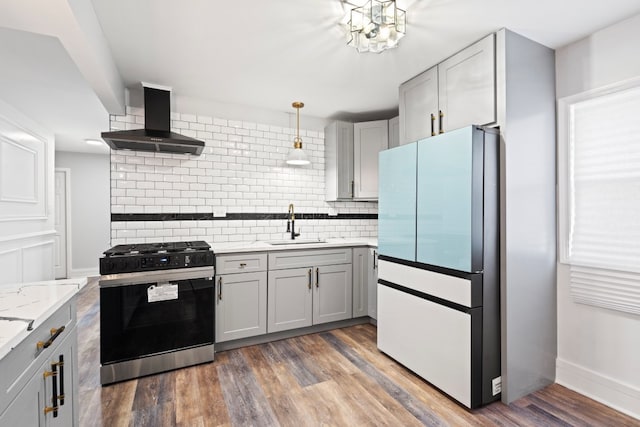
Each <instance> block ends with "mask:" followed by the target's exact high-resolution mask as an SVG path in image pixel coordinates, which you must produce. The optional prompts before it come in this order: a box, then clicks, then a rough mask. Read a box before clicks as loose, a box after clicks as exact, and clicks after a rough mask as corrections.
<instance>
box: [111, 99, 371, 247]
mask: <svg viewBox="0 0 640 427" xmlns="http://www.w3.org/2000/svg"><path fill="white" fill-rule="evenodd" d="M127 113H128V114H127V115H126V116H112V118H111V129H112V130H123V129H135V128H141V127H143V123H144V111H143V110H141V109H138V108H128V109H127ZM171 126H172V130H173V131H174V132H178V133H180V134H183V135H186V136H191V137H194V138H198V139H202V140H204V141H205V143H206V146H205V150H204V151H203V154H202V155H201V156H199V157H189V156H186V155H180V154H163V153H148V152H133V151H112V152H111V213H112V214H161V213H162V214H203V215H202V216H203V218H206V219H203V220H189V221H185V220H180V221H127V220H123V221H113V222H112V223H111V238H112V241H111V243H112V244H113V245H115V244H121V243H132V242H159V241H171V240H193V239H197V240H206V241H208V242H210V243H220V242H232V241H254V240H269V239H282V238H286V236H287V234H286V232H285V231H286V220H284V219H260V215H259V214H269V213H272V214H273V213H277V214H284V213H286V212H287V208H288V206H289V203H293V204H294V205H295V211H296V212H298V213H307V214H308V213H313V214H331V215H335V214H346V213H348V214H377V210H378V209H377V203H363V202H330V203H327V202H325V201H324V193H325V191H324V134H323V133H322V132H316V131H306V130H302V129H301V130H300V135H301V137H302V140H303V147H304V150H305V152H306V153H307V155H308V156H309V158H310V160H311V165H309V166H305V167H290V166H287V165H286V164H285V159H286V157H287V154H288V153H289V151H290V150H291V149H292V147H293V137H294V133H295V129H292V128H283V127H278V126H271V125H266V124H259V123H252V122H243V121H232V120H225V119H219V118H213V117H206V116H196V115H193V114H179V113H172V123H171ZM226 214H248V215H245V217H247V216H249V217H250V219H233V220H232V219H228V218H225V215H226ZM212 216H213V218H212ZM239 216H240V217H241V218H242V215H239ZM235 217H238V215H235ZM335 218H337V217H330V219H326V218H323V219H297V220H296V231H297V230H298V229H300V231H301V238H317V237H319V238H332V237H349V238H350V237H375V236H377V220H375V219H335Z"/></svg>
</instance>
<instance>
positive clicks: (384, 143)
mask: <svg viewBox="0 0 640 427" xmlns="http://www.w3.org/2000/svg"><path fill="white" fill-rule="evenodd" d="M388 141H389V130H388V125H387V120H376V121H373V122H363V123H355V124H354V125H353V153H354V154H353V158H354V162H353V179H354V184H353V188H354V194H353V198H354V199H358V200H377V199H378V153H379V152H380V151H382V150H386V149H387V148H388V146H389V142H388Z"/></svg>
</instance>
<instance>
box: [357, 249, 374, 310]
mask: <svg viewBox="0 0 640 427" xmlns="http://www.w3.org/2000/svg"><path fill="white" fill-rule="evenodd" d="M367 251H368V256H369V269H368V273H369V278H368V280H367V285H368V287H369V290H368V293H367V295H368V303H369V308H368V313H367V314H368V315H369V317H371V318H373V319H377V318H378V249H377V248H376V249H372V248H369V249H367ZM354 317H355V316H354Z"/></svg>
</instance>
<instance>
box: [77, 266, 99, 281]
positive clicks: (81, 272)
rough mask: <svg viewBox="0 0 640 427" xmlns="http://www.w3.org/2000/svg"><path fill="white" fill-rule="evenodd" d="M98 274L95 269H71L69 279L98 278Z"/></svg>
mask: <svg viewBox="0 0 640 427" xmlns="http://www.w3.org/2000/svg"><path fill="white" fill-rule="evenodd" d="M99 275H100V272H99V271H98V269H97V268H72V269H71V275H70V277H69V278H70V279H74V278H76V277H91V276H99Z"/></svg>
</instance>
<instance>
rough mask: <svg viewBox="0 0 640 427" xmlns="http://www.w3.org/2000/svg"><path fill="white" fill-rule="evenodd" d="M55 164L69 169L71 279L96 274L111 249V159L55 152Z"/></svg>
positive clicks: (92, 155)
mask: <svg viewBox="0 0 640 427" xmlns="http://www.w3.org/2000/svg"><path fill="white" fill-rule="evenodd" d="M55 155H56V159H55V165H56V167H59V168H68V169H70V171H71V172H70V178H71V179H70V181H71V189H70V194H69V196H70V197H71V212H70V217H71V251H72V252H71V276H72V277H81V276H95V275H98V274H99V272H98V259H99V258H100V256H102V252H103V251H105V250H106V249H109V247H110V220H111V218H110V214H109V211H110V197H109V194H110V188H109V186H110V184H109V182H110V159H109V156H108V155H104V154H88V153H71V152H66V151H56V153H55Z"/></svg>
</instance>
